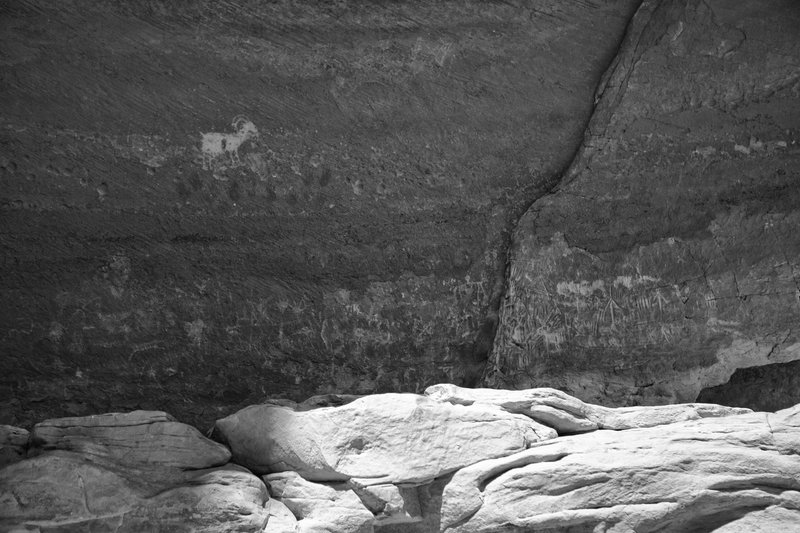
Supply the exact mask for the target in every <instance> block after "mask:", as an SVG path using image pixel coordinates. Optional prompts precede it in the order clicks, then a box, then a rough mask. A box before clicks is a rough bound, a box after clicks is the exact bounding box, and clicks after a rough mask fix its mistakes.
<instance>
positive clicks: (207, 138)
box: [200, 116, 258, 170]
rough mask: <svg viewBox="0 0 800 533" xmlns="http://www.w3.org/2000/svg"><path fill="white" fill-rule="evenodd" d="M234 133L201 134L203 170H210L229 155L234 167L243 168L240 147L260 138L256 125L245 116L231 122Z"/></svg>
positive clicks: (213, 132) (235, 118)
mask: <svg viewBox="0 0 800 533" xmlns="http://www.w3.org/2000/svg"><path fill="white" fill-rule="evenodd" d="M231 126H232V127H233V129H234V131H235V132H234V133H218V132H215V131H212V132H209V133H201V135H202V137H201V146H200V151H201V152H202V156H203V168H204V169H205V170H210V169H211V165H212V163H214V162H215V161H217V160H218V159H219V158H220V157H223V156H225V155H226V154H227V156H228V157H229V159H230V162H231V164H232V165H235V166H241V165H242V160H241V159H240V158H239V147H240V146H242V144H244V143H245V142H247V141H249V140H251V139H256V138H258V128H256V125H255V124H253V123H252V122H251V121H249V120H248V119H247V118H245V117H243V116H237V117H234V119H233V121H232V122H231Z"/></svg>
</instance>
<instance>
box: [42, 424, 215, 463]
mask: <svg viewBox="0 0 800 533" xmlns="http://www.w3.org/2000/svg"><path fill="white" fill-rule="evenodd" d="M31 444H32V446H33V447H34V448H35V449H37V450H70V451H75V452H79V453H81V454H84V455H86V456H94V457H105V458H108V459H110V460H112V461H114V462H116V463H119V464H124V465H131V466H133V467H136V466H139V465H145V466H162V467H171V468H173V467H174V468H179V469H200V468H211V467H214V466H219V465H223V464H225V463H227V462H228V461H229V460H230V451H229V450H228V449H227V448H226V447H225V446H222V445H221V444H219V443H217V442H214V441H212V440H210V439H207V438H205V437H204V436H203V435H202V434H201V433H200V432H199V431H198V430H197V429H196V428H194V427H192V426H190V425H188V424H183V423H181V422H178V421H176V420H175V419H174V418H173V417H172V416H170V415H169V414H167V413H164V412H162V411H133V412H130V413H108V414H102V415H92V416H83V417H69V418H58V419H53V420H46V421H44V422H41V423H39V424H36V425H35V426H34V427H33V431H32V432H31Z"/></svg>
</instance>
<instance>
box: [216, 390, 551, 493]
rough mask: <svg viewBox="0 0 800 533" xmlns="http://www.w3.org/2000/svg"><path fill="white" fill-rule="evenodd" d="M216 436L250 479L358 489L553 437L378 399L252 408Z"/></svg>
mask: <svg viewBox="0 0 800 533" xmlns="http://www.w3.org/2000/svg"><path fill="white" fill-rule="evenodd" d="M216 429H217V430H218V432H219V434H220V435H221V436H222V438H223V439H224V440H225V442H227V443H228V445H229V446H230V448H231V450H232V453H233V457H234V461H236V462H237V463H239V464H242V465H244V466H246V467H248V468H250V469H251V470H253V471H254V472H256V473H274V472H283V471H295V472H298V473H299V474H300V475H302V476H303V477H304V478H306V479H308V480H316V481H337V480H348V479H354V480H356V481H358V482H359V483H360V484H362V485H380V484H386V483H422V482H425V481H430V480H432V479H434V478H436V477H439V476H441V475H444V474H447V473H449V472H453V471H455V470H457V469H459V468H462V467H464V466H466V465H469V464H472V463H475V462H478V461H481V460H484V459H487V458H491V457H502V456H505V455H509V454H512V453H515V452H517V451H521V450H524V449H526V448H527V447H528V446H530V444H532V443H534V442H538V441H540V440H546V439H550V438H554V437H555V436H556V432H555V431H554V430H553V429H551V428H549V427H547V426H544V425H542V424H539V423H537V422H535V421H533V420H531V419H530V418H528V417H525V416H523V415H519V414H513V413H508V412H505V411H503V410H501V409H499V408H497V407H495V406H483V405H475V406H463V405H453V404H450V403H445V402H437V401H434V400H431V399H430V398H427V397H424V396H420V395H416V394H378V395H374V396H369V397H365V398H360V399H358V400H355V401H353V402H351V403H349V404H347V405H344V406H341V407H328V408H322V409H316V410H311V411H304V412H297V411H294V410H292V409H290V408H287V407H282V406H275V405H269V404H264V405H254V406H250V407H247V408H245V409H243V410H241V411H239V412H237V413H235V414H233V415H231V416H229V417H226V418H224V419H222V420H218V421H217V423H216ZM478 436H480V438H478Z"/></svg>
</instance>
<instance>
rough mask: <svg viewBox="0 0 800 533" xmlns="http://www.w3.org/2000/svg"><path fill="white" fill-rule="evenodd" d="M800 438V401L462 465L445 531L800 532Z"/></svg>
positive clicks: (565, 441)
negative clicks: (760, 527)
mask: <svg viewBox="0 0 800 533" xmlns="http://www.w3.org/2000/svg"><path fill="white" fill-rule="evenodd" d="M798 446H800V406H796V407H794V408H792V409H787V410H784V411H780V412H777V413H748V414H741V415H735V416H730V417H726V418H705V419H700V420H690V421H686V422H678V423H675V424H670V425H665V426H657V427H652V428H641V429H630V430H626V431H606V430H600V431H596V432H593V433H588V434H583V435H573V436H567V437H561V438H558V439H554V440H552V441H548V442H544V443H539V444H536V445H534V446H533V447H531V449H529V450H526V451H524V452H520V453H518V454H515V455H512V456H508V457H504V458H499V459H492V460H489V461H484V462H482V463H478V464H475V465H472V466H469V467H467V468H464V469H462V470H460V471H458V472H457V473H456V474H455V475H454V476H453V479H452V480H451V481H450V483H449V484H448V485H447V486H446V487H445V490H444V494H443V504H442V531H448V532H450V533H466V532H478V531H480V532H484V533H488V532H500V531H509V529H508V527H509V526H510V525H513V528H512V529H511V530H513V531H517V530H519V531H528V530H536V531H539V530H544V531H551V530H556V531H562V530H566V529H569V528H572V529H574V530H575V531H695V530H702V531H714V530H716V529H719V528H721V529H720V530H721V531H750V529H748V528H749V527H751V526H750V525H752V524H753V523H757V522H758V519H759V517H761V516H762V515H763V516H764V519H765V520H766V519H767V518H768V519H769V520H770V522H769V523H770V524H773V525H775V527H777V524H780V525H781V526H782V527H778V528H777V529H773V531H780V530H784V531H797V530H798V527H797V522H795V521H794V520H795V519H796V518H797V513H798V509H800V459H799V458H798V457H799V456H798V453H797V452H798ZM751 515H752V516H751ZM771 527H772V526H771Z"/></svg>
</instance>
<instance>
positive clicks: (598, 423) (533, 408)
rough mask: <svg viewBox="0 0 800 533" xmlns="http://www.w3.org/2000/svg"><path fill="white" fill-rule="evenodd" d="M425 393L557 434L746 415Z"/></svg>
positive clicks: (544, 393) (478, 392)
mask: <svg viewBox="0 0 800 533" xmlns="http://www.w3.org/2000/svg"><path fill="white" fill-rule="evenodd" d="M425 394H426V395H427V396H428V397H430V398H433V399H434V400H436V401H440V402H449V403H453V404H456V405H476V404H478V405H480V404H484V405H496V406H498V407H500V408H502V409H504V410H506V411H508V412H511V413H520V414H524V415H525V416H528V417H530V418H532V419H533V420H536V421H537V422H540V423H542V424H545V425H547V426H550V427H552V428H553V429H555V430H556V431H557V432H558V434H559V435H565V434H571V433H584V432H586V431H594V430H596V429H631V428H641V427H652V426H660V425H664V424H672V423H675V422H681V421H684V420H695V419H698V418H707V417H721V416H730V415H734V414H743V413H748V412H750V409H745V408H737V407H724V406H721V405H716V404H702V403H692V404H677V405H658V406H647V407H645V406H640V407H617V408H609V407H603V406H599V405H592V404H587V403H585V402H582V401H581V400H579V399H577V398H575V397H573V396H570V395H569V394H566V393H564V392H561V391H559V390H556V389H548V388H539V389H528V390H515V391H509V390H498V389H466V388H463V387H458V386H456V385H452V384H439V385H433V386H431V387H428V389H427V390H426V391H425Z"/></svg>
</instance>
